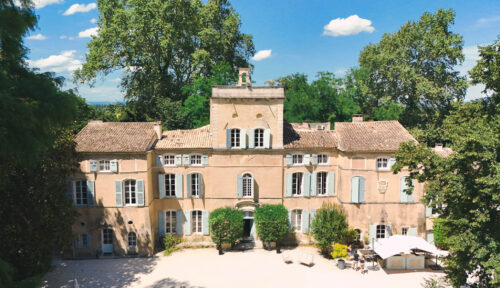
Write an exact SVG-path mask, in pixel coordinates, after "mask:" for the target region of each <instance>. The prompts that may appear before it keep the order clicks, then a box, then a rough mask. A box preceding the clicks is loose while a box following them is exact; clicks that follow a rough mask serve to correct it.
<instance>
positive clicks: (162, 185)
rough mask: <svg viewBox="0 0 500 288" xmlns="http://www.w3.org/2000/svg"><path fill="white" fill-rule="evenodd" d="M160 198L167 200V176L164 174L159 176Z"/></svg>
mask: <svg viewBox="0 0 500 288" xmlns="http://www.w3.org/2000/svg"><path fill="white" fill-rule="evenodd" d="M176 180H177V179H176ZM176 184H177V183H176ZM158 197H160V199H163V198H165V174H162V173H160V174H158Z"/></svg>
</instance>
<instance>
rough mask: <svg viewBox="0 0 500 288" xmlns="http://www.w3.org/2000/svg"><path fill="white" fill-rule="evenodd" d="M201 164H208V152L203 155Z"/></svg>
mask: <svg viewBox="0 0 500 288" xmlns="http://www.w3.org/2000/svg"><path fill="white" fill-rule="evenodd" d="M201 165H203V166H208V154H203V155H201Z"/></svg>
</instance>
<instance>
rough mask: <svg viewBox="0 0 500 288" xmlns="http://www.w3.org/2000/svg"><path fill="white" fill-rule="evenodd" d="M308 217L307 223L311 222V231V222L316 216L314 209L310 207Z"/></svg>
mask: <svg viewBox="0 0 500 288" xmlns="http://www.w3.org/2000/svg"><path fill="white" fill-rule="evenodd" d="M309 218H310V220H309V223H311V231H312V223H313V221H314V218H316V209H311V213H310V216H309Z"/></svg>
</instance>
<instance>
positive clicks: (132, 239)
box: [128, 232, 137, 248]
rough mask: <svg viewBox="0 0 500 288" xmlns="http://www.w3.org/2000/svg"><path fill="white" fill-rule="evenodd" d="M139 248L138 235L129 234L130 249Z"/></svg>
mask: <svg viewBox="0 0 500 288" xmlns="http://www.w3.org/2000/svg"><path fill="white" fill-rule="evenodd" d="M136 246H137V235H136V234H135V232H129V233H128V247H130V248H135V247H136Z"/></svg>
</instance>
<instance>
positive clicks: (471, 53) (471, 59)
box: [456, 46, 479, 75]
mask: <svg viewBox="0 0 500 288" xmlns="http://www.w3.org/2000/svg"><path fill="white" fill-rule="evenodd" d="M462 52H463V53H464V62H463V63H462V65H457V67H456V68H457V70H458V71H459V72H460V73H462V74H463V75H467V72H468V71H470V70H471V69H472V67H474V66H476V62H477V60H479V50H478V49H477V46H465V47H464V48H463V49H462Z"/></svg>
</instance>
